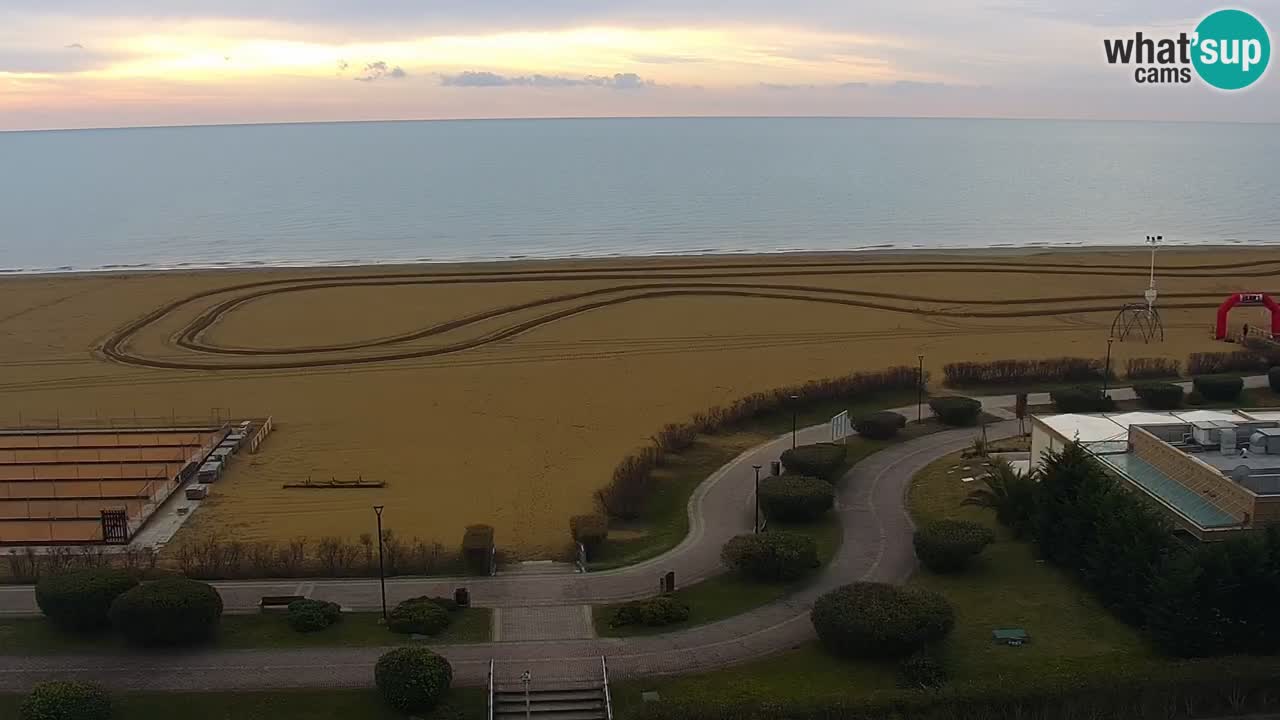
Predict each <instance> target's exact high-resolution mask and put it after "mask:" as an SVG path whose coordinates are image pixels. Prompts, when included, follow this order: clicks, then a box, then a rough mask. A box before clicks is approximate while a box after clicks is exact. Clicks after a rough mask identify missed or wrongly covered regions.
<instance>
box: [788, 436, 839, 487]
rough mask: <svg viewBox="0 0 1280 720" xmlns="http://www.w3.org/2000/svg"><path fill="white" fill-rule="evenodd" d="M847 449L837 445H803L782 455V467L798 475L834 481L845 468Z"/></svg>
mask: <svg viewBox="0 0 1280 720" xmlns="http://www.w3.org/2000/svg"><path fill="white" fill-rule="evenodd" d="M844 458H845V447H844V445H839V444H837V443H814V444H813V445H801V446H799V447H794V448H791V449H790V450H787V451H785V452H783V453H782V466H783V467H785V468H786V469H787V472H789V473H793V474H796V475H808V476H810V477H817V478H822V479H823V480H833V479H834V477H835V475H836V474H837V473H838V472H840V468H841V467H843V466H844Z"/></svg>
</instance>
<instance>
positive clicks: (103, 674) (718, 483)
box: [0, 377, 1266, 691]
mask: <svg viewBox="0 0 1280 720" xmlns="http://www.w3.org/2000/svg"><path fill="white" fill-rule="evenodd" d="M1245 382H1246V387H1261V386H1265V385H1266V378H1265V377H1250V378H1246V381H1245ZM1111 394H1112V396H1113V397H1115V398H1117V399H1128V398H1132V397H1133V391H1132V390H1131V389H1129V388H1115V389H1113V390H1112V391H1111ZM1041 396H1042V397H1041ZM980 399H981V400H982V402H983V405H984V408H985V409H986V410H987V412H989V413H991V414H994V415H996V416H998V417H1008V416H1010V413H1009V411H1008V409H1007V408H1008V407H1009V406H1011V405H1012V404H1013V403H1014V400H1015V398H1014V396H1012V395H1005V396H989V397H984V398H980ZM1047 402H1049V398H1048V394H1047V393H1033V394H1032V395H1031V396H1030V398H1029V403H1030V404H1032V405H1036V404H1044V403H1047ZM895 411H896V412H899V413H901V414H902V415H904V416H906V417H908V418H910V419H914V417H915V415H916V411H917V408H916V406H915V405H911V406H907V407H902V408H897V409H895ZM927 412H928V407H927V406H925V407H924V408H923V412H922V415H923V414H924V413H927ZM829 432H830V430H829V427H828V426H827V425H826V424H823V425H816V426H813V427H808V428H804V429H802V430H800V431H799V432H798V435H797V442H798V443H799V444H805V443H810V442H821V441H825V440H828V439H829V438H830V436H829ZM974 432H975V431H974V429H973V428H961V429H956V430H946V431H942V432H937V433H933V434H930V435H925V436H922V437H918V438H914V439H912V440H908V441H905V442H902V443H899V444H896V445H892V446H889V447H887V448H885V449H883V450H881V451H879V452H876V453H874V454H872V455H870V456H869V457H867V458H865V459H863V460H862V461H860V462H858V463H857V464H856V465H854V466H853V468H852V469H851V470H850V471H849V472H848V473H847V474H846V475H845V477H844V478H843V480H842V482H841V483H840V485H839V487H840V490H839V494H838V496H837V500H836V507H835V512H836V513H837V514H838V517H839V519H840V522H841V528H842V542H841V545H840V548H839V550H838V551H837V552H836V554H835V556H834V557H833V558H832V559H831V561H830V562H829V563H828V564H827V565H826V566H825V567H824V568H823V570H822V571H821V573H820V574H819V575H818V577H817V578H816V579H815V580H814V581H813V582H812V583H810V584H809V585H807V586H806V587H805V588H804V589H802V590H800V591H797V592H795V593H793V594H791V595H788V596H787V597H785V598H782V599H780V600H778V601H776V602H773V603H771V604H768V605H765V606H763V607H760V608H757V609H755V610H752V611H750V612H747V613H743V614H741V615H737V616H734V617H731V618H727V619H725V620H721V621H718V622H713V623H708V624H705V625H699V626H695V627H692V628H688V629H685V630H680V631H676V632H671V633H665V634H661V635H653V636H646V637H630V638H596V637H594V633H593V632H592V631H591V622H590V612H591V609H590V606H591V605H596V604H604V603H612V602H617V601H621V600H627V599H633V598H639V597H647V596H651V595H654V594H656V592H657V590H658V583H659V578H660V577H661V576H662V575H663V574H664V573H666V572H674V573H675V574H676V580H677V583H678V585H679V586H680V587H686V586H688V585H690V584H693V583H695V582H698V581H699V580H703V579H706V578H708V577H711V576H713V575H715V574H717V573H720V572H723V567H722V565H721V564H720V548H721V546H722V545H723V544H724V543H725V542H726V541H727V540H728V539H729V538H731V537H733V536H735V535H738V534H741V533H744V532H750V531H751V528H752V519H753V517H752V516H753V509H754V498H753V490H754V478H755V472H754V470H753V467H752V466H753V465H757V464H758V465H763V466H766V467H767V466H768V464H769V462H770V461H773V460H776V459H777V458H778V457H779V456H780V455H781V453H782V452H783V451H784V450H786V449H787V448H789V447H791V442H792V438H791V434H790V433H786V434H785V435H782V436H779V437H777V438H775V439H774V440H772V441H770V442H767V443H764V444H762V445H759V446H757V447H755V448H752V449H750V450H748V451H746V452H744V453H742V454H741V455H739V456H738V457H736V458H734V460H733V461H731V462H730V463H728V464H726V465H725V466H723V467H721V468H720V469H719V470H717V471H716V472H715V473H713V474H712V475H711V476H709V477H708V478H707V479H706V480H705V481H704V482H703V483H702V484H701V485H699V486H698V488H697V489H696V490H695V492H694V494H693V496H692V497H691V498H690V501H689V506H688V512H689V521H690V529H689V533H688V535H687V536H686V537H685V538H684V540H683V541H682V542H681V543H680V544H679V545H678V546H676V547H675V548H673V549H672V550H670V551H669V552H667V553H664V554H663V555H660V556H658V557H656V558H653V559H651V560H647V561H644V562H641V563H638V564H636V565H631V566H628V567H625V568H619V569H616V570H608V571H603V572H596V573H585V574H579V573H561V572H555V568H548V570H549V572H515V573H511V574H501V573H500V574H499V575H497V576H494V577H487V578H475V577H467V578H462V577H454V578H403V579H400V578H397V579H390V580H388V581H387V601H388V603H389V604H394V603H396V602H398V601H400V600H402V599H405V598H408V597H413V596H417V595H451V594H452V593H453V591H454V589H455V588H458V587H466V588H468V590H469V591H470V593H471V598H472V602H473V604H475V605H478V606H483V607H490V608H493V609H494V613H493V641H492V642H488V643H476V644H465V645H439V646H432V647H433V649H434V650H436V651H437V652H439V653H440V654H442V655H444V656H445V657H446V658H448V659H449V661H450V662H451V663H452V664H453V667H454V673H455V682H457V683H458V684H461V685H482V684H484V682H485V681H486V678H487V673H488V668H489V662H490V660H494V661H496V667H497V673H498V675H499V680H508V681H509V680H513V679H515V678H516V677H518V676H519V674H520V673H521V672H523V671H524V670H530V671H531V672H533V673H534V675H535V677H538V678H540V679H541V680H543V681H546V680H548V679H582V678H596V677H598V673H599V662H600V660H599V659H600V656H602V655H603V656H607V657H608V658H609V667H610V673H611V675H612V676H613V677H629V676H638V675H648V674H672V673H681V672H691V671H700V670H711V669H715V668H719V667H725V666H728V665H732V664H735V663H740V662H744V661H747V660H751V659H754V658H758V657H762V656H764V655H768V654H771V653H776V652H779V651H783V650H786V649H789V648H792V647H795V646H797V645H800V644H802V643H804V642H807V641H809V640H811V639H812V638H813V637H814V633H813V629H812V627H811V625H810V623H809V616H808V611H809V610H810V608H811V607H812V605H813V602H814V600H816V598H817V597H818V596H820V595H822V594H823V593H825V592H827V591H829V590H831V589H833V588H835V587H838V586H840V585H844V584H847V583H850V582H855V581H859V580H874V581H880V582H892V583H901V582H905V581H906V579H907V578H908V577H909V576H910V575H911V573H912V572H913V571H914V569H915V555H914V552H913V550H912V542H911V534H912V532H913V530H914V526H913V524H912V522H911V518H910V516H909V514H908V511H907V508H906V491H907V489H908V487H909V485H910V483H911V479H912V478H913V477H914V476H915V474H916V473H917V472H919V471H920V470H921V469H922V468H924V467H925V466H926V465H928V464H929V463H931V462H933V461H934V460H937V459H939V458H941V457H943V456H945V455H948V454H951V453H954V452H957V451H959V450H961V449H963V448H965V447H967V446H969V445H970V444H971V443H972V440H973V437H974ZM1016 432H1017V423H1016V422H1015V421H1012V420H1002V421H1000V422H996V423H994V424H991V425H988V426H987V435H988V437H989V438H992V439H997V438H1001V437H1006V436H1011V435H1013V434H1015V433H1016ZM214 584H215V586H216V587H217V588H218V590H219V592H220V593H221V594H222V596H223V599H224V602H225V605H226V608H227V611H228V612H233V613H234V612H256V611H257V608H258V602H259V600H260V598H261V597H262V596H264V595H294V594H297V595H306V596H308V597H312V598H317V599H323V600H330V601H333V602H337V603H339V604H341V605H342V606H344V607H345V608H347V609H349V610H364V611H369V610H377V609H379V608H380V607H381V595H380V590H379V583H378V581H377V580H376V579H375V580H367V579H350V580H297V579H289V580H263V581H241V582H219V583H214ZM38 612H39V611H38V608H37V607H36V605H35V600H34V592H33V589H32V588H31V587H30V586H16V587H7V588H0V615H6V616H10V617H17V616H32V615H37V614H38ZM424 644H426V645H428V646H431V645H430V642H429V641H426V642H424ZM385 650H386V648H344V647H334V648H321V649H305V650H274V649H251V650H189V651H179V652H168V653H164V654H153V653H147V654H143V653H103V654H81V655H50V656H3V655H0V691H18V690H24V689H27V688H29V687H30V686H32V685H33V684H35V683H37V682H41V681H44V680H50V679H68V678H78V679H92V680H95V681H98V682H102V683H104V684H106V685H108V686H110V687H113V688H118V689H126V690H250V689H275V688H301V687H364V686H369V685H371V684H372V682H373V665H374V663H375V662H376V660H377V658H378V656H380V655H381V654H382V653H383V652H385Z"/></svg>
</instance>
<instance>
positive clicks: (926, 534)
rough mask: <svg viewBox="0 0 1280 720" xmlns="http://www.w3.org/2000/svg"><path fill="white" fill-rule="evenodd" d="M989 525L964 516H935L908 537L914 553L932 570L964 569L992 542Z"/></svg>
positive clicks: (951, 570)
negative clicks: (914, 550)
mask: <svg viewBox="0 0 1280 720" xmlns="http://www.w3.org/2000/svg"><path fill="white" fill-rule="evenodd" d="M995 539H996V536H995V533H993V532H991V529H990V528H988V527H986V526H984V525H980V524H978V523H975V522H969V521H967V520H938V521H936V522H931V523H929V524H928V525H925V526H924V527H922V528H920V529H919V530H917V531H916V532H915V535H914V537H913V538H912V541H913V544H914V545H915V549H916V557H918V558H920V562H921V563H923V564H924V566H925V567H927V568H929V569H930V570H932V571H933V572H936V573H953V572H958V571H960V570H963V569H965V568H966V567H967V566H968V565H969V562H970V561H971V560H973V558H975V557H977V555H978V553H980V552H982V551H983V550H984V549H985V548H986V547H987V546H988V545H990V544H991V543H993V542H995Z"/></svg>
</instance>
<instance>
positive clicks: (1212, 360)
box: [1187, 350, 1270, 375]
mask: <svg viewBox="0 0 1280 720" xmlns="http://www.w3.org/2000/svg"><path fill="white" fill-rule="evenodd" d="M1269 367H1270V364H1269V363H1268V362H1267V359H1266V358H1265V357H1263V356H1262V355H1260V354H1258V353H1255V352H1249V351H1247V350H1237V351H1235V352H1205V353H1191V355H1190V356H1189V357H1188V358H1187V374H1188V375H1213V374H1215V373H1228V372H1266V371H1267V369H1268V368H1269Z"/></svg>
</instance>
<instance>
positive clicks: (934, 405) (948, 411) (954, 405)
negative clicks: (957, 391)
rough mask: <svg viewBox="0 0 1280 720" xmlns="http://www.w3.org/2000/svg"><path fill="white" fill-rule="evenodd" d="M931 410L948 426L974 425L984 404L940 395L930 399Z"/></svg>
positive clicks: (968, 399) (956, 396)
mask: <svg viewBox="0 0 1280 720" xmlns="http://www.w3.org/2000/svg"><path fill="white" fill-rule="evenodd" d="M929 409H930V410H932V411H933V414H934V415H935V416H936V417H937V418H938V420H940V421H942V422H943V423H944V424H946V425H957V426H963V425H972V424H974V423H975V422H977V420H978V415H979V414H981V413H982V403H980V402H978V401H977V400H974V399H973V398H968V397H961V396H959V395H940V396H938V397H931V398H929Z"/></svg>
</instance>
